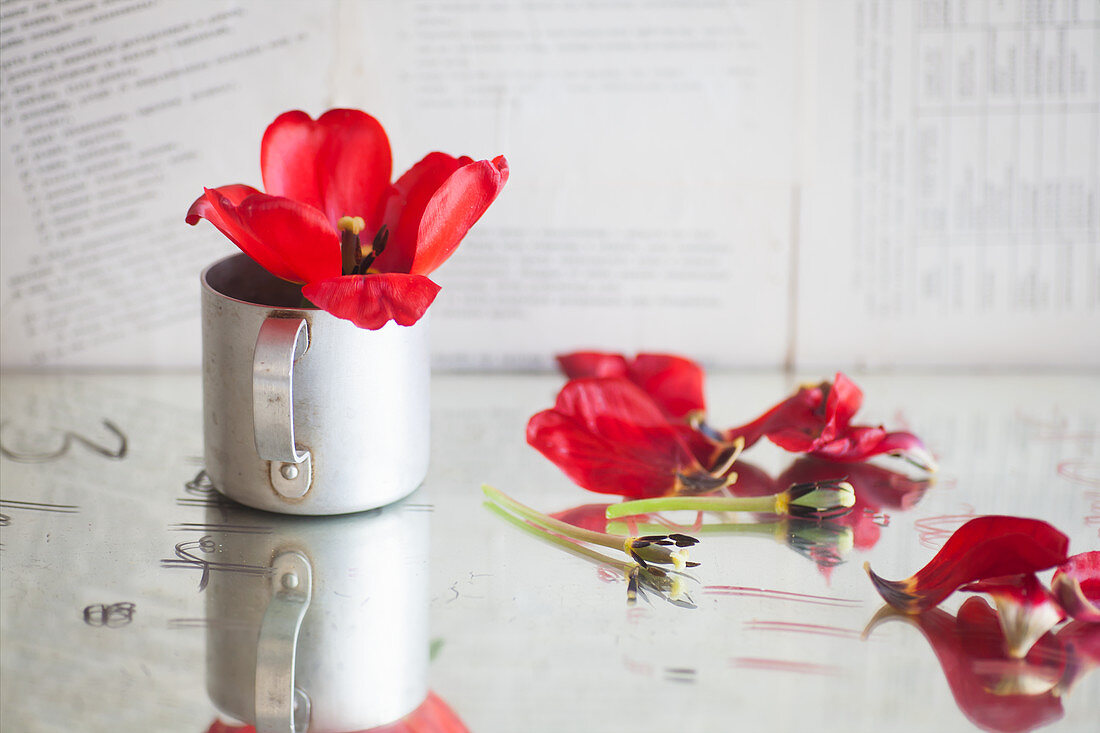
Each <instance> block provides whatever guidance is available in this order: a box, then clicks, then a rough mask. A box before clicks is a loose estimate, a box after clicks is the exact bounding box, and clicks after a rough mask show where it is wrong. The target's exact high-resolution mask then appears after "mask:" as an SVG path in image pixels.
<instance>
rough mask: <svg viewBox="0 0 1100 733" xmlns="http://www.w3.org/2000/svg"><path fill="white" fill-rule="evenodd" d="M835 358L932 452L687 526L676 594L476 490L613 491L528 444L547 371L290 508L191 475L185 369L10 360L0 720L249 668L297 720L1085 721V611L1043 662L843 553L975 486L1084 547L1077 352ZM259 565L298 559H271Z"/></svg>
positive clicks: (106, 716)
mask: <svg viewBox="0 0 1100 733" xmlns="http://www.w3.org/2000/svg"><path fill="white" fill-rule="evenodd" d="M827 376H829V375H821V374H817V375H811V374H805V375H803V374H799V375H795V376H792V375H784V374H780V373H764V372H749V373H720V374H712V375H710V376H709V377H708V384H707V397H708V404H709V407H710V420H711V422H712V423H713V424H716V425H720V426H721V425H733V424H739V423H742V422H745V421H747V420H748V419H750V418H751V417H753V416H755V415H756V414H759V413H760V412H762V411H763V410H764V409H765V408H766V407H768V406H769V405H771V404H774V403H775V402H777V401H779V400H780V399H781V398H782V397H784V396H785V395H787V394H789V393H790V392H791V391H792V389H793V387H794V386H796V385H797V384H799V383H800V382H801V381H803V379H802V378H807V379H815V381H816V379H820V378H822V377H827ZM854 377H855V380H856V381H857V382H858V383H859V385H860V386H861V387H862V388H863V391H864V395H865V399H864V407H863V409H862V411H861V413H860V415H859V418H860V422H865V423H871V424H878V423H885V424H886V425H887V427H893V428H895V429H908V430H911V431H913V432H915V433H917V434H918V435H920V436H921V437H922V438H923V439H924V440H925V442H926V443H927V444H928V445H929V446H930V448H931V449H932V450H933V451H934V453H935V454H936V456H937V458H938V460H939V464H940V470H939V471H938V472H937V474H936V475H935V476H934V478H933V480H931V481H926V480H925V477H924V476H922V475H921V474H920V473H919V472H915V471H912V470H909V469H904V468H901V467H900V466H897V465H895V463H896V462H894V463H891V462H889V460H887V461H885V462H876V463H875V464H874V465H873V466H870V467H860V466H852V467H846V468H845V471H848V472H849V475H850V480H851V481H852V483H853V484H854V485H855V486H856V488H857V494H860V500H859V503H858V504H857V507H856V510H855V511H854V512H853V513H852V514H851V515H849V517H848V518H847V519H846V520H845V521H844V522H835V523H833V524H831V525H829V526H827V527H816V528H809V527H801V528H798V529H796V528H792V526H791V525H790V524H789V523H784V522H782V521H779V520H776V519H774V518H771V519H769V518H767V517H760V516H756V515H752V516H747V517H735V518H732V519H730V520H729V521H727V522H726V524H725V526H724V528H723V529H722V530H721V531H708V530H706V529H699V528H698V527H696V528H695V529H696V530H698V531H697V532H696V534H695V536H697V537H698V538H699V539H700V543H699V544H698V545H696V546H695V547H692V548H691V559H692V560H695V561H698V562H699V563H700V565H699V566H698V567H695V568H692V569H690V571H689V572H688V574H689V576H690V577H688V578H685V579H684V590H685V593H686V596H684V597H683V598H682V599H680V600H681V601H682V602H679V603H674V602H670V600H673V599H670V598H669V597H667V596H666V595H662V594H659V593H653V592H649V593H647V594H644V597H641V598H639V599H638V600H637V601H636V602H634V603H632V604H631V603H628V593H627V587H628V581H627V580H626V578H625V577H624V576H623V574H622V573H621V572H620V571H619V569H617V568H616V567H615V566H613V565H609V564H606V563H603V564H602V563H600V562H598V561H597V560H595V559H593V558H591V557H582V556H578V555H577V554H575V553H571V552H569V551H567V550H566V549H563V548H562V547H561V546H559V545H558V544H555V543H553V542H552V541H545V538H544V537H539V536H536V535H535V533H533V532H531V531H529V530H528V529H525V528H524V527H523V526H518V525H517V524H515V523H513V522H509V521H507V520H506V518H503V517H501V516H499V515H498V514H497V513H494V512H493V511H490V510H489V509H488V508H487V507H486V506H485V504H484V502H483V493H482V489H481V486H482V485H483V484H490V485H492V486H494V487H496V488H499V489H500V490H502V491H505V492H507V493H508V494H509V495H511V496H513V497H515V498H516V499H518V500H519V501H521V502H524V503H525V504H527V505H529V506H531V507H534V508H536V509H538V510H540V511H542V512H547V513H552V512H561V511H563V510H567V509H571V508H574V507H581V506H584V505H591V504H606V503H607V502H608V501H610V500H613V499H614V497H604V496H601V495H598V494H593V493H590V492H587V491H584V490H583V489H581V488H579V487H577V486H576V485H574V484H573V483H571V482H570V480H569V479H568V478H567V477H566V476H565V475H564V474H562V473H561V472H560V471H559V470H558V469H557V468H556V467H555V466H554V465H552V464H551V463H550V462H549V461H547V460H546V459H545V458H543V457H542V456H541V455H540V454H539V453H537V452H536V451H535V450H533V449H532V448H530V447H529V446H527V445H526V441H525V435H524V428H525V425H526V421H527V419H528V417H529V416H530V415H532V414H533V413H535V412H537V411H539V410H542V409H545V408H547V407H549V406H551V405H552V404H553V400H554V396H555V394H556V391H557V389H558V388H559V387H560V385H561V383H562V380H561V378H559V377H557V376H552V375H476V376H475V375H442V376H436V377H435V378H434V380H433V384H432V434H431V443H432V463H431V469H430V472H429V475H428V478H427V480H426V481H425V483H424V485H423V486H422V487H421V488H420V489H418V490H417V491H416V492H415V493H414V494H413V495H412V496H410V497H409V498H408V499H405V500H404V501H402V502H399V503H397V504H395V505H392V506H389V507H386V508H383V509H381V510H376V511H372V512H366V513H362V514H357V515H347V516H342V517H329V518H301V517H285V516H280V515H274V514H268V513H263V512H258V511H254V510H249V509H245V508H243V507H239V506H236V505H233V504H231V503H229V502H227V501H225V500H223V499H221V498H220V495H219V494H217V493H216V492H215V491H214V490H213V488H212V487H211V486H210V482H209V479H208V478H207V477H206V476H205V475H204V473H203V459H202V454H203V438H202V394H201V391H202V387H201V379H200V377H199V375H198V374H197V373H181V374H157V375H145V374H55V375H40V374H16V373H9V374H4V375H3V380H2V387H0V414H2V421H0V448H2V456H0V469H2V476H0V504H2V506H0V513H2V514H0V543H2V547H0V728H2V729H3V730H4V731H12V732H13V733H15V732H22V731H30V732H38V731H43V732H45V731H67V732H68V731H74V730H80V731H111V732H113V733H130V732H135V733H136V732H138V731H141V732H142V733H146V732H148V731H180V732H181V733H203V732H204V731H207V730H208V729H210V728H211V726H212V725H215V723H216V722H217V721H221V722H222V723H224V725H225V727H224V729H226V730H236V728H235V727H234V726H235V725H237V724H236V723H235V722H234V721H237V720H248V721H249V722H253V719H252V716H254V714H255V713H256V710H257V709H258V708H257V707H256V702H255V695H256V689H257V687H258V686H261V684H262V685H272V686H273V688H272V689H275V690H276V692H272V693H271V694H272V695H275V696H278V695H282V696H283V697H282V698H280V701H281V704H282V703H287V702H288V699H284V698H286V697H287V696H288V695H290V696H293V698H294V700H290V701H289V702H290V704H291V707H292V709H293V706H294V705H295V704H297V710H298V716H299V718H298V725H299V729H300V730H305V729H307V728H308V730H312V731H322V730H326V731H340V730H343V731H351V730H362V729H366V728H369V727H371V726H374V725H378V724H381V723H383V722H385V721H387V720H392V719H393V718H396V717H400V716H402V715H404V714H406V713H408V712H409V711H410V710H412V709H413V708H417V709H418V711H420V712H421V713H423V714H422V715H421V717H420V719H419V722H416V723H415V725H413V724H412V723H410V725H409V726H406V727H405V728H400V727H399V728H396V729H402V730H421V731H443V730H447V731H458V730H466V729H468V730H470V731H473V732H475V733H494V732H496V731H515V730H524V731H609V732H610V731H647V730H664V731H710V730H728V729H743V730H776V731H788V730H795V729H800V728H810V729H814V730H822V731H832V730H838V731H839V730H845V731H847V730H888V731H929V730H942V731H954V730H974V729H984V730H996V731H1008V730H1029V729H1040V728H1041V729H1043V730H1051V731H1095V730H1097V720H1100V672H1096V671H1095V669H1093V667H1094V666H1096V665H1098V664H1100V654H1098V653H1097V647H1098V646H1100V639H1098V638H1097V637H1098V635H1100V625H1096V626H1095V627H1093V628H1092V629H1091V633H1090V629H1088V628H1084V629H1082V627H1081V625H1080V624H1076V625H1066V624H1063V625H1062V626H1059V627H1057V628H1056V629H1055V630H1054V631H1053V632H1052V633H1051V635H1050V638H1044V639H1043V640H1042V641H1041V642H1040V643H1041V644H1045V645H1046V646H1045V647H1044V649H1045V648H1047V647H1049V648H1050V649H1052V650H1055V651H1052V652H1050V653H1049V654H1047V655H1046V657H1043V658H1041V659H1037V660H1036V659H1032V657H1030V656H1029V657H1028V659H1026V660H1012V659H1008V658H996V655H993V656H992V657H991V656H989V655H988V654H986V656H982V655H981V654H979V653H977V652H975V644H974V643H971V642H973V641H974V640H973V639H970V638H968V636H967V633H964V632H962V631H960V629H961V628H962V627H961V626H960V625H958V624H957V623H956V615H955V614H956V613H957V612H958V609H959V607H960V605H961V604H962V603H963V601H964V600H966V598H967V597H968V596H969V595H970V594H966V593H955V594H954V595H952V596H951V597H949V598H948V599H947V600H946V601H945V602H944V603H943V604H941V606H940V608H939V609H937V610H936V611H934V612H931V613H930V614H927V615H925V616H923V617H921V619H920V620H917V619H914V618H905V617H898V616H893V615H890V614H888V613H881V608H882V602H881V600H880V598H879V596H878V595H877V594H876V592H875V590H874V588H873V586H872V584H871V583H870V581H869V579H868V577H867V575H866V573H865V572H864V570H863V567H862V566H863V564H864V563H865V562H870V563H871V564H872V565H873V567H874V569H875V571H876V572H878V573H879V574H880V575H883V576H884V577H888V578H903V577H906V576H909V575H911V574H912V573H913V572H915V571H916V570H917V569H919V568H920V567H921V566H923V565H924V564H925V563H926V562H927V561H928V560H929V559H931V557H932V556H933V555H934V554H935V552H936V550H937V549H939V547H941V546H942V545H943V543H944V541H945V540H946V538H947V537H948V536H949V535H950V534H951V532H952V531H953V530H954V529H956V528H957V527H958V526H960V525H961V524H962V523H964V522H965V521H966V520H967V519H969V518H970V517H972V516H975V515H981V514H1013V515H1019V516H1026V517H1035V518H1039V519H1043V520H1046V521H1048V522H1050V523H1051V524H1053V525H1054V526H1056V527H1057V528H1059V529H1060V530H1061V531H1062V532H1064V533H1065V534H1067V535H1068V536H1069V538H1070V552H1071V553H1076V552H1082V551H1085V550H1095V549H1100V539H1098V538H1100V377H1098V376H1097V375H1095V374H1074V373H1055V374H1025V375H1001V374H956V375H950V374H904V373H896V374H895V373H891V374H863V375H860V374H856V375H854ZM363 409H369V406H363ZM743 462H745V463H748V464H750V465H748V466H746V467H744V468H743V469H742V470H741V471H740V474H741V477H742V480H743V481H745V482H746V483H745V484H744V486H745V487H746V491H753V492H755V493H768V491H766V490H765V489H764V488H760V487H761V486H764V487H766V486H769V485H772V486H775V487H778V488H782V487H783V486H784V485H785V484H786V483H788V482H790V481H791V480H792V478H793V477H804V476H808V475H812V474H813V473H814V471H815V470H819V469H820V467H817V468H815V466H813V465H811V464H812V462H809V463H808V462H807V461H805V460H804V459H803V460H802V461H801V462H799V460H798V457H797V456H793V455H791V454H787V453H784V452H783V451H781V450H779V449H778V448H776V447H775V446H772V445H770V444H768V445H764V444H761V445H758V446H756V447H754V448H753V449H752V450H750V451H748V452H747V453H746V454H745V455H744V457H743ZM887 469H889V470H890V471H892V472H891V473H886V471H887ZM753 482H755V483H753ZM739 483H740V482H739ZM750 484H752V485H750ZM862 486H866V487H867V488H866V489H861V487H862ZM754 487H755V488H754ZM778 488H777V489H775V490H778ZM861 492H862V493H861ZM595 511H596V512H600V511H602V509H597V510H595ZM582 513H583V512H582ZM588 516H593V515H592V514H589V515H588ZM675 521H677V522H680V523H681V524H683V525H685V526H688V529H685V530H684V531H685V532H688V533H691V532H690V529H691V527H690V525H691V523H692V519H691V517H684V516H682V515H675ZM279 563H291V565H293V564H294V563H298V565H296V566H294V567H297V568H298V569H299V570H298V571H296V573H297V574H295V575H294V576H293V579H292V580H290V581H288V580H287V579H286V577H285V576H286V572H284V570H285V567H286V566H285V565H279ZM302 563H304V565H303V564H302ZM280 568H284V569H280ZM1041 578H1043V579H1044V580H1049V579H1050V572H1049V571H1048V572H1046V573H1044V574H1041ZM292 586H293V587H292ZM303 597H308V599H307V601H302V598H303ZM688 599H690V602H688ZM276 601H278V603H277V602H276ZM295 603H297V604H299V605H297V606H295V605H294V604H295ZM303 603H305V604H306V605H305V607H304V608H303V606H302V604H303ZM280 604H281V605H280ZM280 614H282V615H281V616H280ZM295 614H297V615H298V617H299V618H298V619H297V621H296V622H295V621H294V620H293V618H292V617H295ZM288 618H290V619H291V620H290V621H287V619H288ZM280 619H281V620H280ZM280 623H282V624H283V626H282V627H279V626H278V624H280ZM288 623H289V626H287V625H286V624H288ZM295 624H297V625H295ZM273 628H274V629H275V631H272V629H273ZM280 628H282V629H284V630H285V629H287V628H294V629H296V632H295V633H297V634H298V635H297V636H296V637H295V636H294V635H293V634H291V635H290V636H288V635H287V633H283V634H282V636H280V632H279V629H280ZM264 629H266V631H264ZM288 639H289V641H288ZM288 644H289V647H288ZM979 646H980V645H979ZM288 655H289V656H288ZM280 660H282V661H281V662H280ZM288 660H289V661H288ZM280 664H282V667H280V666H279V665H280ZM288 680H291V682H290V683H289V684H290V686H289V687H288V682H287V681H288ZM280 685H281V686H280ZM294 688H298V692H290V691H291V690H293V689H294ZM280 690H281V691H280ZM428 691H430V697H429V698H428V702H427V703H424V704H423V705H422V701H423V700H425V695H427V694H428ZM273 699H274V698H273ZM295 701H296V702H295ZM418 706H420V707H419V708H418ZM307 708H308V711H307ZM428 708H430V709H428ZM425 710H427V712H424V711H425ZM292 715H293V713H292ZM414 715H416V714H414ZM458 721H461V723H459V722H458ZM294 725H295V723H294V721H293V720H291V721H284V722H283V723H282V727H281V728H279V727H272V728H271V729H272V730H275V729H279V730H294ZM416 726H419V727H416ZM463 726H465V727H463ZM216 728H217V726H215V729H216Z"/></svg>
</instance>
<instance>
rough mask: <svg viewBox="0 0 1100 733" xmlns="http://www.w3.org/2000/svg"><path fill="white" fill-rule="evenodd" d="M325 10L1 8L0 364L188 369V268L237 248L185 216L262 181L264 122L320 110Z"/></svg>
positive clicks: (192, 349) (191, 300) (193, 271)
mask: <svg viewBox="0 0 1100 733" xmlns="http://www.w3.org/2000/svg"><path fill="white" fill-rule="evenodd" d="M334 11H335V5H334V4H333V2H331V1H326V2H320V3H313V2H311V3H293V2H271V3H263V4H260V3H248V2H246V3H237V2H223V1H217V2H202V3H185V2H150V1H148V0H145V1H141V2H134V1H131V2H118V1H115V2H112V1H111V0H98V1H97V2H81V3H74V2H69V3H61V2H55V3H42V2H32V1H31V0H7V1H5V2H3V3H0V80H2V82H3V92H2V94H0V125H2V126H0V133H2V135H0V136H2V151H3V155H2V165H0V180H2V183H3V186H2V188H0V190H2V200H0V203H2V211H3V216H2V217H0V237H2V241H3V247H2V249H0V252H2V255H0V272H2V274H0V314H2V315H0V346H2V352H3V355H2V362H3V364H4V365H5V366H30V365H34V366H42V365H47V366H109V367H118V366H123V367H141V366H158V367H175V366H193V365H197V364H198V363H199V351H200V338H199V317H198V314H199V273H200V272H201V270H202V269H203V268H204V267H205V266H206V265H208V264H210V263H211V262H213V261H215V260H216V259H219V258H220V257H224V256H226V255H229V254H232V253H233V252H235V251H236V248H235V247H234V246H233V245H232V244H231V243H229V242H228V240H226V239H225V238H224V237H222V236H221V235H220V234H218V233H217V232H216V231H214V229H213V227H209V226H208V225H206V224H205V223H203V224H202V225H201V226H200V227H195V228H192V227H188V226H187V225H186V224H184V221H183V219H184V214H186V212H187V208H188V206H190V204H191V202H192V201H194V200H195V199H196V198H197V197H198V196H199V195H201V194H202V189H203V186H219V185H223V184H227V183H237V182H241V183H249V184H252V185H255V186H260V174H259V158H260V153H259V147H260V135H261V133H262V131H263V128H264V126H265V125H266V124H267V123H268V122H270V120H271V119H272V118H273V117H274V116H275V115H276V114H278V113H279V112H280V111H282V110H284V109H289V108H293V107H296V106H305V107H307V108H315V109H316V108H322V107H323V106H324V105H325V104H326V100H327V94H328V91H327V90H328V81H329V74H330V69H331V63H332V47H331V42H330V37H331V35H332V33H331V25H332V23H333V22H334V21H335V12H334Z"/></svg>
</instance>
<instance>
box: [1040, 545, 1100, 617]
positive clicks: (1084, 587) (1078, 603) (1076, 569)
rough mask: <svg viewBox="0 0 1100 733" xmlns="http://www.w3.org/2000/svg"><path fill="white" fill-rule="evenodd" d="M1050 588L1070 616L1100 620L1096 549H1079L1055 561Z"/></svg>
mask: <svg viewBox="0 0 1100 733" xmlns="http://www.w3.org/2000/svg"><path fill="white" fill-rule="evenodd" d="M1051 590H1052V591H1054V595H1055V597H1057V598H1058V602H1059V603H1060V604H1061V605H1062V608H1064V609H1065V610H1066V612H1067V613H1068V614H1069V615H1070V616H1073V618H1075V619H1076V620H1078V621H1085V622H1088V623H1100V550H1093V551H1091V552H1082V553H1080V554H1077V555H1074V556H1073V557H1071V558H1069V559H1068V560H1067V561H1066V562H1065V563H1063V564H1062V565H1059V566H1058V569H1057V570H1056V571H1055V572H1054V578H1053V580H1052V581H1051Z"/></svg>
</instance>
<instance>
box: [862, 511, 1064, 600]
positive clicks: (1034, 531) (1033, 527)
mask: <svg viewBox="0 0 1100 733" xmlns="http://www.w3.org/2000/svg"><path fill="white" fill-rule="evenodd" d="M1068 546H1069V539H1068V538H1067V537H1066V536H1065V535H1064V534H1062V533H1061V532H1059V531H1058V530H1056V529H1055V528H1054V527H1052V526H1050V525H1049V524H1047V523H1046V522H1042V521H1039V520H1037V519H1026V518H1024V517H1005V516H985V517H977V518H975V519H971V520H970V521H969V522H967V523H966V524H964V525H963V526H961V527H959V528H958V529H957V530H955V533H954V534H953V535H951V538H950V539H948V540H947V542H946V543H945V544H944V546H943V547H942V548H941V549H940V551H939V552H937V553H936V556H935V557H933V558H932V560H931V562H929V563H928V564H927V565H925V566H924V567H923V568H921V569H920V570H919V571H917V573H916V574H915V575H913V576H911V577H909V578H906V579H905V580H896V581H891V580H884V579H882V578H880V577H879V576H877V575H875V574H874V573H873V572H872V571H871V568H870V565H869V564H867V565H864V569H866V570H867V574H868V575H869V576H870V577H871V582H872V583H874V585H875V590H877V591H878V592H879V595H881V596H882V597H883V599H884V600H885V601H886V602H887V603H889V604H890V605H891V606H893V607H894V608H897V609H898V610H900V611H904V612H905V613H918V612H920V611H922V610H924V609H926V608H930V607H932V606H935V605H936V604H938V603H939V602H940V601H942V600H943V599H944V598H946V597H947V596H949V595H951V593H953V592H954V591H955V590H956V589H957V588H959V587H960V586H961V585H963V584H964V583H969V582H972V581H975V580H983V579H985V578H995V577H998V576H1002V575H1018V574H1020V573H1033V572H1036V571H1038V570H1044V569H1046V568H1049V567H1053V566H1055V565H1058V564H1060V563H1063V562H1065V560H1066V548H1067V547H1068Z"/></svg>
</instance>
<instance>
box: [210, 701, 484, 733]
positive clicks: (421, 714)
mask: <svg viewBox="0 0 1100 733" xmlns="http://www.w3.org/2000/svg"><path fill="white" fill-rule="evenodd" d="M206 733H256V729H255V728H254V727H253V726H251V725H233V724H230V723H223V722H222V721H221V720H215V721H214V722H213V723H211V724H210V727H209V728H207V729H206ZM357 733H469V728H467V727H466V724H465V723H463V722H462V720H461V719H460V718H459V717H458V715H457V714H456V713H455V711H454V710H452V709H451V707H450V706H449V705H448V704H447V703H446V702H444V700H443V698H441V697H440V696H439V695H437V694H435V693H434V692H428V697H427V698H426V699H425V700H424V702H422V703H421V704H420V707H418V708H417V709H416V710H413V711H412V712H411V713H409V714H408V715H406V716H405V717H404V718H402V719H401V720H397V721H394V722H393V723H389V724H387V725H383V726H379V727H377V728H370V729H369V731H367V730H363V731H357Z"/></svg>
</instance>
